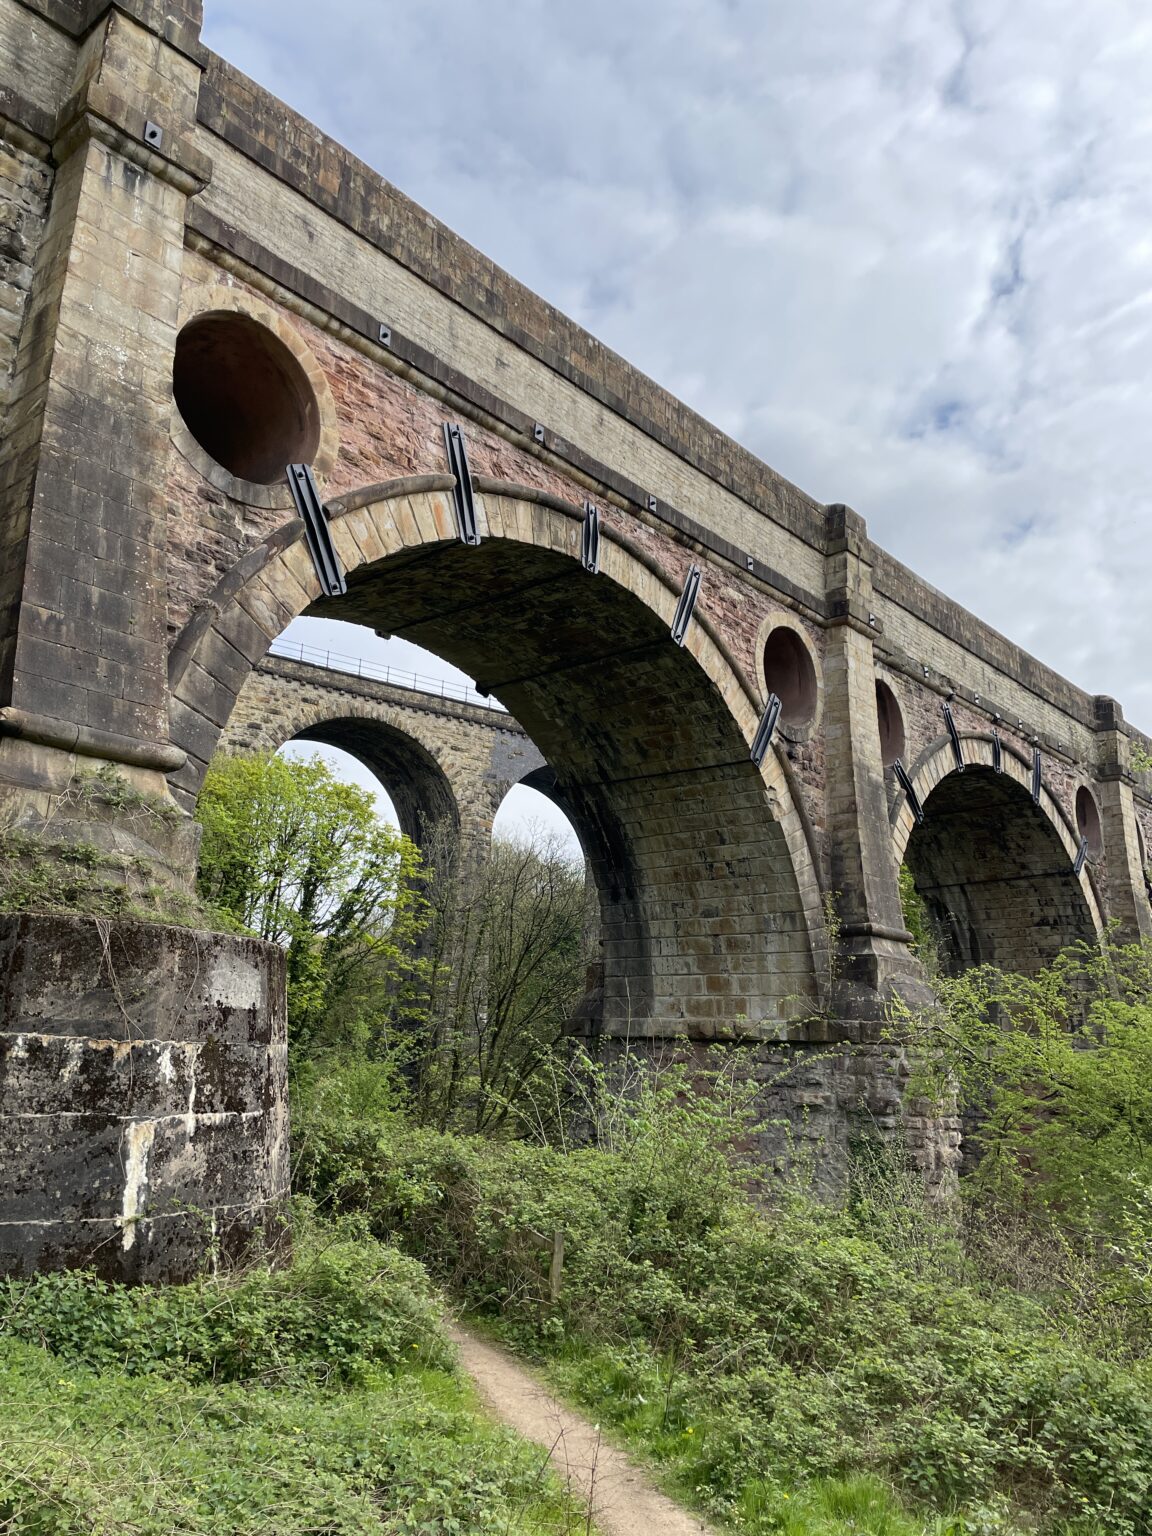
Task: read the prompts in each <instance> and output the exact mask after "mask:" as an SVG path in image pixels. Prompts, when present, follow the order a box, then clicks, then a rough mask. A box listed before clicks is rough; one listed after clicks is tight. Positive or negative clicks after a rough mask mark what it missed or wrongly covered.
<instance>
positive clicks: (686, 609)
mask: <svg viewBox="0 0 1152 1536" xmlns="http://www.w3.org/2000/svg"><path fill="white" fill-rule="evenodd" d="M699 596H700V567H699V566H698V565H690V566H689V567H688V575H687V576H686V577H685V578H684V589H683V591H682V592H681V593H680V601H679V602H678V603H677V604H676V614H675V617H674V618H673V620H672V638H673V640H675V642H676V644H677V645H683V644H684V637H685V635H686V634H687V633H688V625H689V624H690V623H691V622H692V610H693V609H694V608H695V606H696V599H697V598H698V597H699Z"/></svg>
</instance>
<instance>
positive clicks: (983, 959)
mask: <svg viewBox="0 0 1152 1536" xmlns="http://www.w3.org/2000/svg"><path fill="white" fill-rule="evenodd" d="M960 739H961V742H962V745H963V750H964V757H965V762H966V766H965V768H964V770H963V772H960V771H959V770H958V769H957V767H956V763H955V759H954V756H953V751H952V746H951V743H950V742H949V741H948V740H947V739H946V738H943V739H940V740H938V741H935V742H933V743H932V745H931V746H930V747H929V748H928V749H927V751H926V752H924V753H923V754H922V755H921V757H920V758H919V759H918V761H917V762H916V763H915V764H914V765H913V767H912V769H911V774H910V776H911V778H912V783H913V786H914V788H915V790H916V795H917V798H918V799H919V800H920V803H921V806H922V807H923V810H924V822H923V824H922V825H918V824H917V823H916V820H915V817H914V815H913V813H912V811H911V809H910V807H909V804H908V800H907V797H906V796H904V795H900V796H899V797H898V799H897V801H896V804H895V806H894V809H893V813H892V832H893V844H894V850H895V855H896V860H897V863H907V864H908V866H909V868H910V869H911V871H912V876H913V880H914V881H915V884H916V888H917V890H918V892H919V893H920V895H921V897H922V898H923V899H924V900H925V902H926V904H927V906H928V909H929V912H930V914H931V915H932V917H933V920H934V923H935V926H936V929H937V933H938V935H939V937H940V941H941V946H942V951H943V952H942V954H941V957H940V958H941V961H942V963H943V965H944V966H945V968H946V969H948V970H950V971H953V972H955V971H959V970H963V969H966V968H967V967H968V966H970V965H976V964H982V963H990V964H995V965H1000V966H1002V967H1004V968H1005V969H1009V970H1023V971H1030V970H1035V969H1037V968H1038V967H1039V966H1040V965H1043V964H1045V963H1047V962H1048V961H1050V960H1052V959H1053V958H1054V957H1055V955H1056V954H1057V953H1058V952H1059V951H1060V950H1061V949H1062V948H1064V947H1065V946H1066V945H1067V944H1070V943H1073V942H1075V941H1076V940H1088V941H1092V940H1094V939H1095V938H1096V937H1097V935H1098V934H1099V933H1100V932H1101V931H1102V929H1103V927H1104V920H1103V915H1102V907H1101V903H1100V900H1099V896H1098V894H1097V892H1096V889H1095V887H1094V885H1093V881H1092V875H1091V872H1090V870H1089V869H1088V866H1087V865H1085V867H1084V868H1083V869H1082V870H1081V872H1080V874H1079V875H1078V876H1077V875H1076V874H1075V872H1074V865H1075V859H1076V854H1077V851H1078V847H1079V836H1078V834H1077V832H1076V829H1075V828H1074V827H1073V826H1072V824H1071V822H1070V821H1069V819H1068V817H1067V815H1066V813H1065V811H1064V809H1063V807H1062V806H1061V805H1060V803H1059V802H1058V801H1057V800H1056V798H1055V797H1054V796H1053V795H1052V793H1051V791H1050V790H1049V789H1048V787H1047V785H1045V784H1044V783H1043V782H1042V783H1041V788H1040V799H1039V803H1038V804H1034V803H1033V801H1032V764H1031V761H1030V760H1028V759H1027V758H1025V757H1024V756H1023V755H1022V754H1021V753H1019V752H1017V751H1016V750H1015V749H1014V748H1013V747H1011V746H1010V745H1009V744H1007V743H1002V745H1001V767H1000V771H999V772H997V770H996V768H995V765H994V755H993V744H992V738H991V737H990V736H984V735H977V734H967V735H962V736H961V738H960Z"/></svg>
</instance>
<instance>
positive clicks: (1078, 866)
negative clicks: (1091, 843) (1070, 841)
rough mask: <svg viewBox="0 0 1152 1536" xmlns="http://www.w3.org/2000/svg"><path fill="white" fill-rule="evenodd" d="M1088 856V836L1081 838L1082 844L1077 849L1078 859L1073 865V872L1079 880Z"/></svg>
mask: <svg viewBox="0 0 1152 1536" xmlns="http://www.w3.org/2000/svg"><path fill="white" fill-rule="evenodd" d="M1087 857H1088V839H1087V838H1086V837H1082V838H1081V839H1080V846H1079V848H1077V850H1076V861H1075V863H1074V864H1073V865H1072V873H1073V874H1074V875H1075V876H1076V878H1077V880H1079V878H1080V871H1081V870H1082V869H1083V868H1084V860H1085V859H1086V858H1087Z"/></svg>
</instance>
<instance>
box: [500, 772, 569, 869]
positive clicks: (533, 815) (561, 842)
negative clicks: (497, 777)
mask: <svg viewBox="0 0 1152 1536" xmlns="http://www.w3.org/2000/svg"><path fill="white" fill-rule="evenodd" d="M542 775H548V776H550V777H551V779H552V780H553V782H554V781H555V777H556V776H555V774H553V773H552V772H551V770H550V769H543V770H541V772H540V774H537V775H533V774H530V775H529V776H528V779H523V780H521V782H520V783H519V784H513V785H512V787H511V789H510V790H509V791H508V793H507V794H506V795H505V796H504V798H503V800H502V801H501V802H500V805H499V807H498V809H497V811H496V815H495V818H494V819H493V822H492V836H493V837H501V838H506V839H509V840H511V841H515V842H532V843H536V844H539V845H541V846H547V847H549V848H552V849H555V851H556V852H557V853H558V854H559V855H560V856H561V857H563V858H565V859H567V860H568V861H569V862H570V863H573V864H580V865H583V863H584V850H583V848H582V847H581V846H580V834H579V833H578V832H577V830H576V828H575V827H574V826H573V825H572V819H571V817H570V816H568V814H567V813H566V812H565V810H564V808H563V806H562V804H561V803H560V800H559V798H558V796H557V795H556V794H550V793H549V792H548V790H547V789H545V788H541V787H540V786H539V784H538V783H537V779H538V778H539V777H540V776H542Z"/></svg>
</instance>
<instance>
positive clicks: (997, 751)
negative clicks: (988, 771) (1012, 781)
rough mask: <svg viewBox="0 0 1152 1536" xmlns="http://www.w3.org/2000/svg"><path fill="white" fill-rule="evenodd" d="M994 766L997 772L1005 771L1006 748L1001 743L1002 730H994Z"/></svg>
mask: <svg viewBox="0 0 1152 1536" xmlns="http://www.w3.org/2000/svg"><path fill="white" fill-rule="evenodd" d="M992 768H993V771H994V772H996V773H1003V772H1004V748H1003V747H1002V746H1001V743H1000V732H999V731H996V730H994V731H993V732H992Z"/></svg>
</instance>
